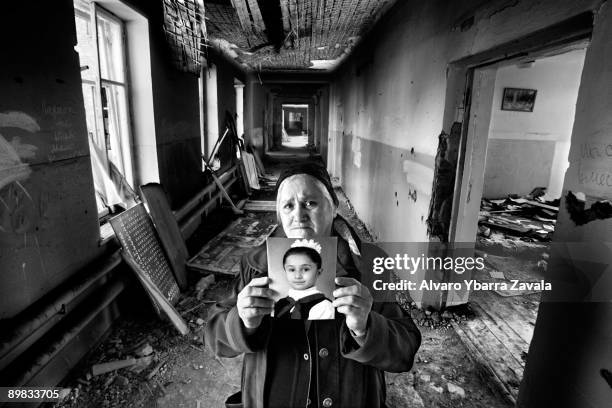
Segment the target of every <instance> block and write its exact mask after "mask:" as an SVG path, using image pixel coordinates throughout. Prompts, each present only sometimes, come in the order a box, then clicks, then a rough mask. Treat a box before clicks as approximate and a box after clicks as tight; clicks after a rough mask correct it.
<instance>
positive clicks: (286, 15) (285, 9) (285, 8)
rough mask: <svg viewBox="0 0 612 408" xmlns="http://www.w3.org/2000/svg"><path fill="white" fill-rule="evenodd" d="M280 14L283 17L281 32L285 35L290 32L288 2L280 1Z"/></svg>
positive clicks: (285, 0)
mask: <svg viewBox="0 0 612 408" xmlns="http://www.w3.org/2000/svg"><path fill="white" fill-rule="evenodd" d="M280 7H281V14H282V16H283V32H284V33H285V35H287V34H288V33H289V32H290V31H291V23H290V21H291V16H290V12H289V4H288V0H280Z"/></svg>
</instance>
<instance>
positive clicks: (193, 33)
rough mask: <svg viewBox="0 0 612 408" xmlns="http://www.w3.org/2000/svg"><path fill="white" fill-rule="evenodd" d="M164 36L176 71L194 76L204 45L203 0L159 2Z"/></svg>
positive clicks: (200, 60) (196, 72)
mask: <svg viewBox="0 0 612 408" xmlns="http://www.w3.org/2000/svg"><path fill="white" fill-rule="evenodd" d="M163 5H164V32H165V33H166V38H167V39H168V42H169V43H170V46H171V48H172V51H173V53H174V63H175V65H176V67H177V68H178V69H179V70H181V71H184V72H192V73H194V74H198V73H199V72H200V64H201V62H202V53H203V49H204V44H205V43H206V41H207V33H206V23H205V20H204V0H163Z"/></svg>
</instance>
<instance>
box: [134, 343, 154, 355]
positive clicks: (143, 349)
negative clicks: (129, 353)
mask: <svg viewBox="0 0 612 408" xmlns="http://www.w3.org/2000/svg"><path fill="white" fill-rule="evenodd" d="M135 353H136V355H137V356H140V357H145V356H148V355H150V354H153V347H151V345H150V344H149V343H146V344H144V345H142V346H140V347H139V348H138V349H136V351H135Z"/></svg>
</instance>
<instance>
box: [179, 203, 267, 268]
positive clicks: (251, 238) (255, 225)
mask: <svg viewBox="0 0 612 408" xmlns="http://www.w3.org/2000/svg"><path fill="white" fill-rule="evenodd" d="M275 228H276V214H274V213H273V212H264V213H258V214H257V215H255V214H253V213H247V215H246V216H244V217H239V218H238V219H237V220H235V221H234V222H232V223H231V224H230V225H229V226H228V227H227V228H225V229H224V230H223V231H222V232H220V233H219V234H218V235H217V236H216V237H214V238H213V239H211V240H210V241H209V242H208V243H207V244H206V245H205V246H204V247H203V248H202V249H201V250H200V251H199V252H198V253H197V254H196V255H195V256H194V257H193V258H191V259H190V260H189V261H188V262H187V267H188V268H189V269H192V270H196V271H199V272H204V273H216V274H220V275H226V276H229V277H233V276H236V275H237V274H238V272H239V269H240V259H241V258H242V256H243V255H244V254H246V253H247V252H248V251H250V250H251V249H252V248H253V247H256V246H259V245H261V244H262V243H264V242H265V240H266V238H267V237H268V236H269V235H270V234H272V232H273V231H274V229H275Z"/></svg>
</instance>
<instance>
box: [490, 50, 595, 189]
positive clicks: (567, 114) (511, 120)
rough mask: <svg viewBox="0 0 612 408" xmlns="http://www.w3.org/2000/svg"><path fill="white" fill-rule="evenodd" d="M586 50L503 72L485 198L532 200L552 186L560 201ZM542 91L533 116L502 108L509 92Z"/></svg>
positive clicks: (494, 114)
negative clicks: (538, 190) (539, 189)
mask: <svg viewBox="0 0 612 408" xmlns="http://www.w3.org/2000/svg"><path fill="white" fill-rule="evenodd" d="M584 53H585V50H575V51H572V52H568V53H565V54H561V55H556V56H552V57H548V58H542V59H538V60H536V61H535V62H533V63H531V64H523V65H518V66H517V65H516V64H513V65H509V66H504V67H500V68H499V69H498V70H497V75H496V80H495V93H494V94H493V110H492V111H491V125H490V130H489V141H488V143H487V159H486V170H485V180H484V186H483V197H485V198H503V197H505V196H506V195H508V194H512V193H515V194H519V195H526V194H529V193H530V192H531V190H533V188H535V187H547V188H548V190H547V192H548V193H549V195H550V196H551V197H553V198H559V196H560V195H561V187H562V185H563V176H564V175H565V170H566V169H567V166H568V164H569V163H568V161H567V156H568V153H569V147H570V143H569V139H570V134H571V132H572V125H573V123H574V113H575V108H576V98H577V97H578V86H579V85H580V75H581V73H582V66H583V64H584ZM506 87H509V88H527V89H535V90H537V95H536V100H535V104H534V108H533V112H517V111H508V110H502V109H501V101H502V97H503V92H504V88H506Z"/></svg>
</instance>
